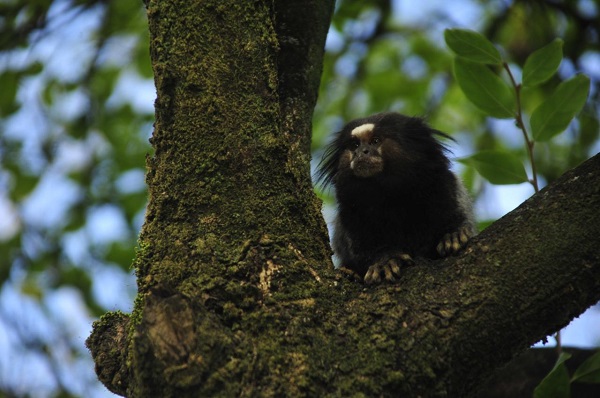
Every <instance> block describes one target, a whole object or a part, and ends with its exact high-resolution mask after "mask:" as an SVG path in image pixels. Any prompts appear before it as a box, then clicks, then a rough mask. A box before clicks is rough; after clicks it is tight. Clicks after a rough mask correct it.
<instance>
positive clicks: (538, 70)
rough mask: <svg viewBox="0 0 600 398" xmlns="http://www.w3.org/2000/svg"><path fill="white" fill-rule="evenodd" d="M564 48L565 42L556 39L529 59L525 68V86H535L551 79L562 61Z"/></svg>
mask: <svg viewBox="0 0 600 398" xmlns="http://www.w3.org/2000/svg"><path fill="white" fill-rule="evenodd" d="M562 47H563V41H562V40H561V39H556V40H554V41H553V42H552V43H550V44H548V45H547V46H545V47H542V48H540V49H539V50H537V51H535V52H534V53H532V54H531V55H530V56H529V57H527V60H526V61H525V66H524V67H523V85H524V86H535V85H537V84H540V83H543V82H545V81H546V80H548V79H550V78H551V77H552V76H553V75H554V74H555V73H556V71H557V70H558V67H559V66H560V62H561V61H562Z"/></svg>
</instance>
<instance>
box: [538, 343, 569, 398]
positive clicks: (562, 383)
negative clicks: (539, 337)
mask: <svg viewBox="0 0 600 398" xmlns="http://www.w3.org/2000/svg"><path fill="white" fill-rule="evenodd" d="M569 358H571V354H567V353H565V352H563V353H561V354H560V356H559V357H558V360H557V361H556V365H554V368H553V369H552V370H551V371H550V373H548V375H547V376H546V377H544V379H543V380H542V381H541V382H540V384H539V385H538V386H537V387H536V388H535V390H534V391H533V398H568V397H569V396H570V384H569V372H568V371H567V368H566V366H565V364H564V362H565V361H566V360H567V359H569Z"/></svg>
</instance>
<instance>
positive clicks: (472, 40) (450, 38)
mask: <svg viewBox="0 0 600 398" xmlns="http://www.w3.org/2000/svg"><path fill="white" fill-rule="evenodd" d="M444 39H445V40H446V44H447V45H448V47H450V49H451V50H452V51H454V52H455V53H456V54H457V55H458V56H460V57H463V58H466V59H468V60H469V61H471V62H478V63H483V64H492V65H499V64H501V63H502V57H501V56H500V52H499V51H498V49H497V48H496V47H494V45H493V44H492V42H490V41H489V40H488V39H486V38H485V36H483V35H481V34H480V33H477V32H475V31H474V30H468V29H446V30H445V31H444Z"/></svg>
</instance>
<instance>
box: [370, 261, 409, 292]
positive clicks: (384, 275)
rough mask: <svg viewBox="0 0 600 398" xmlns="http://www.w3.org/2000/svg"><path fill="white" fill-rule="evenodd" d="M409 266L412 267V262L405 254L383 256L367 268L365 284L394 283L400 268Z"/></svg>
mask: <svg viewBox="0 0 600 398" xmlns="http://www.w3.org/2000/svg"><path fill="white" fill-rule="evenodd" d="M409 265H414V261H413V259H412V257H411V256H410V255H408V254H406V253H398V254H395V255H391V256H384V257H383V258H382V259H381V260H379V261H377V262H376V263H375V264H373V265H371V266H370V267H369V269H368V270H367V274H366V275H365V283H366V284H368V285H371V284H374V283H380V282H381V281H382V280H385V281H387V282H394V281H395V280H396V278H398V277H399V276H400V267H401V266H409Z"/></svg>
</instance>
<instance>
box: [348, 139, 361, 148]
mask: <svg viewBox="0 0 600 398" xmlns="http://www.w3.org/2000/svg"><path fill="white" fill-rule="evenodd" d="M359 146H360V141H359V140H352V141H351V142H350V148H352V149H356V148H358V147H359Z"/></svg>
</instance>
